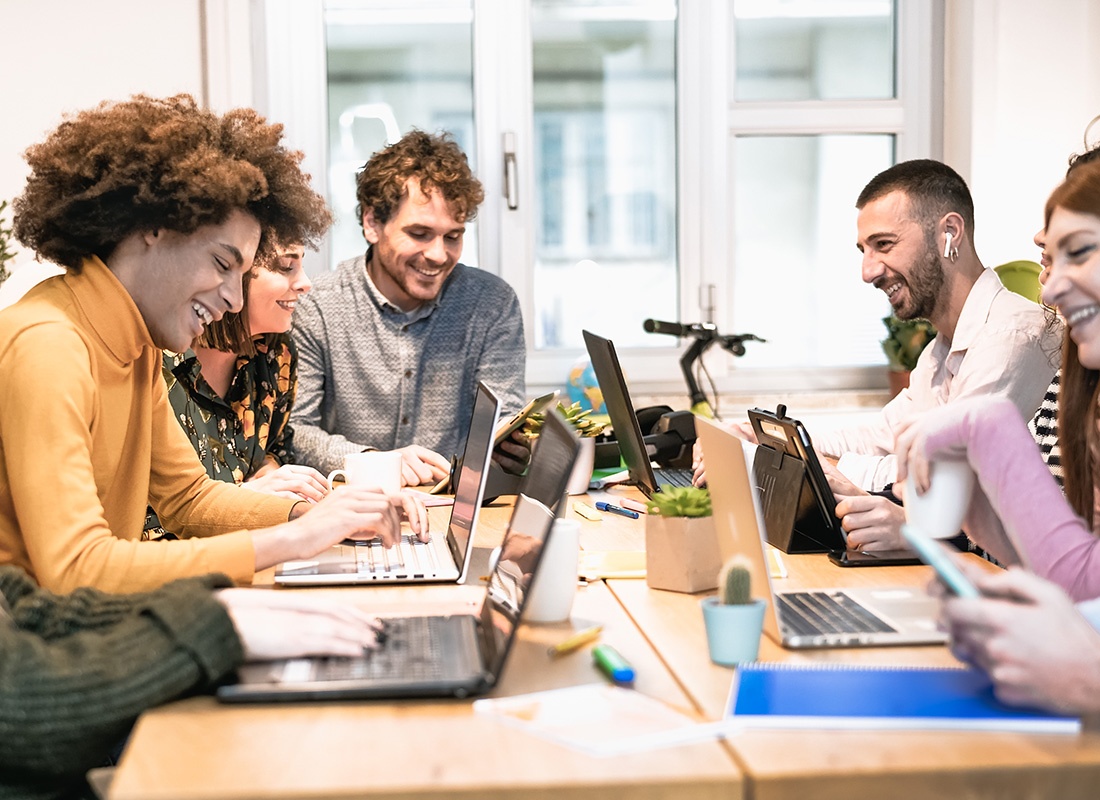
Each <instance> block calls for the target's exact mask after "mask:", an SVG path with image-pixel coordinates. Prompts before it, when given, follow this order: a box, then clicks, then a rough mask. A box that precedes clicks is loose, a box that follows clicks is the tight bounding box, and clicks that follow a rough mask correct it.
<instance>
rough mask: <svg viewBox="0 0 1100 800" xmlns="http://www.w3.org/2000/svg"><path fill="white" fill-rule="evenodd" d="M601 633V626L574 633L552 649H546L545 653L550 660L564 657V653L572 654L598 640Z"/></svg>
mask: <svg viewBox="0 0 1100 800" xmlns="http://www.w3.org/2000/svg"><path fill="white" fill-rule="evenodd" d="M601 631H603V625H593V626H592V627H591V628H585V629H584V630H583V631H578V632H577V633H574V634H573V635H572V636H570V637H569V638H568V639H565V640H564V641H561V642H558V643H557V644H556V645H554V646H553V647H548V648H546V652H547V654H548V655H549V656H550V657H551V658H557V657H558V656H564V655H565V654H566V653H572V652H573V651H574V650H580V649H581V648H582V647H584V646H585V645H586V644H588V643H589V642H592V641H595V640H596V639H598V638H599V636H600V632H601Z"/></svg>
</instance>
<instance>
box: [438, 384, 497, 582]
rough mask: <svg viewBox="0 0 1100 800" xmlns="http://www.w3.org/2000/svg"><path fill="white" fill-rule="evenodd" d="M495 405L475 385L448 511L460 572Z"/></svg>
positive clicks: (478, 498)
mask: <svg viewBox="0 0 1100 800" xmlns="http://www.w3.org/2000/svg"><path fill="white" fill-rule="evenodd" d="M497 409H498V403H497V398H496V395H494V394H493V393H492V391H491V390H490V389H489V388H488V387H487V386H486V385H485V384H484V383H480V382H479V383H478V385H477V396H476V397H475V398H474V413H473V415H472V416H471V418H470V432H469V434H468V435H467V436H466V450H465V452H463V454H462V466H461V467H460V468H459V470H458V475H457V477H456V480H455V501H454V507H453V508H452V509H451V522H450V529H449V532H448V536H447V543H448V544H449V545H450V547H451V549H452V551H453V555H454V557H455V563H456V564H459V565H460V566H461V568H462V570H463V571H465V569H466V565H465V560H466V555H467V553H468V552H469V549H468V548H467V544H468V543H469V541H470V536H471V533H472V531H473V529H474V525H475V524H476V522H477V513H478V510H479V509H480V508H481V499H482V497H483V496H484V494H485V484H486V481H484V480H482V476H483V475H484V473H485V470H486V469H487V468H488V465H489V452H490V450H489V448H490V447H491V446H492V442H493V430H494V429H495V428H496V424H497Z"/></svg>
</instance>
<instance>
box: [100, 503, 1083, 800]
mask: <svg viewBox="0 0 1100 800" xmlns="http://www.w3.org/2000/svg"><path fill="white" fill-rule="evenodd" d="M631 491H632V490H618V492H619V494H618V496H619V497H621V496H622V494H623V493H629V492H631ZM615 497H616V495H612V496H611V497H610V498H606V497H604V496H601V498H600V499H614V498H615ZM432 513H433V524H434V518H435V516H436V515H438V514H439V513H443V514H444V518H445V514H446V512H445V511H443V512H440V511H439V510H433V512H432ZM570 515H571V517H573V518H578V517H577V516H576V515H575V514H573V513H572V512H570ZM506 517H507V508H506V507H505V506H497V507H496V508H491V509H488V510H487V511H486V512H484V514H483V517H482V520H483V525H482V526H480V527H479V545H483V546H491V544H492V538H493V537H494V536H499V533H500V531H501V530H502V529H503V526H504V524H505V521H506ZM578 519H579V518H578ZM581 526H582V527H581V542H582V546H584V547H585V548H588V549H605V550H623V549H632V548H633V549H641V548H642V547H643V546H644V518H643V519H642V520H630V519H626V518H623V517H618V516H613V515H610V514H605V515H603V520H602V521H601V522H588V521H585V520H581ZM483 536H484V537H487V540H486V541H482V537H483ZM784 560H785V562H786V564H787V566H788V569H789V572H790V577H789V578H788V579H786V580H785V581H782V582H781V583H784V584H787V585H789V586H790V587H792V588H794V587H803V588H820V587H831V586H853V585H859V584H863V585H870V586H873V585H883V584H884V583H890V584H898V583H907V584H918V583H924V582H925V581H927V580H928V576H929V572H928V570H927V568H925V567H889V568H879V569H865V568H862V569H841V568H839V567H834V566H833V565H831V564H830V563H829V562H828V561H827V559H825V557H824V556H784ZM325 591H339V592H341V594H342V596H346V597H348V598H349V599H351V600H352V601H353V602H357V603H361V604H364V605H369V607H371V608H379V609H380V610H383V611H384V610H386V609H385V608H380V606H385V607H386V608H389V609H391V610H394V611H395V613H401V612H404V611H407V610H408V609H411V608H414V607H416V606H417V605H418V604H423V603H428V602H448V603H455V602H459V603H463V602H469V601H470V600H471V599H472V598H474V597H476V593H477V591H478V590H477V589H476V588H475V587H454V586H433V587H423V588H417V589H410V588H402V589H397V588H393V587H390V588H379V587H370V588H364V589H340V590H325ZM700 597H701V595H684V594H678V593H674V592H663V591H657V590H650V589H648V588H647V587H646V585H645V582H644V581H641V580H611V581H607V582H606V583H604V582H597V583H594V584H592V585H590V586H588V587H587V588H584V589H582V590H580V591H579V593H578V596H577V601H576V604H575V606H574V612H573V620H572V624H571V625H569V624H562V625H555V626H524V628H523V629H522V630H521V633H520V642H519V644H518V647H517V649H516V651H515V652H514V653H513V655H512V657H511V659H510V661H509V664H508V667H507V668H506V670H505V674H504V679H503V681H502V683H501V685H500V686H498V688H497V690H496V691H495V693H494V694H495V695H498V696H506V695H514V694H519V693H523V692H528V691H534V690H539V689H547V688H555V687H560V686H569V685H576V684H582V683H590V682H593V681H596V680H600V677H599V674H598V673H596V672H594V671H593V669H592V666H591V663H590V660H589V658H588V657H587V654H583V653H578V654H576V655H575V656H573V657H569V658H566V659H563V660H560V661H554V662H551V661H549V660H548V659H547V657H546V654H545V646H546V645H547V644H549V643H552V642H555V641H559V640H560V639H562V638H564V637H565V636H566V635H567V634H568V632H569V631H570V630H575V629H581V628H583V627H586V626H587V625H589V624H592V623H593V622H600V623H602V624H603V625H604V626H605V633H604V637H603V640H604V641H606V642H609V643H612V644H614V645H615V646H616V647H617V648H618V649H619V650H620V651H622V653H623V654H624V655H625V656H626V657H627V658H628V659H629V660H630V661H631V662H632V663H633V664H634V666H635V668H636V669H637V672H638V676H639V680H638V687H637V688H638V690H639V691H641V692H644V693H646V694H648V695H651V696H654V697H658V698H660V699H663V700H666V701H668V702H672V703H675V704H677V705H687V706H691V707H694V708H695V709H696V710H697V711H699V712H701V715H702V716H704V717H705V718H708V719H717V718H719V717H720V715H721V714H722V711H723V709H724V707H725V702H726V695H727V692H728V690H729V685H730V681H731V678H732V675H733V672H732V670H731V669H729V668H726V667H719V666H716V665H714V664H712V663H711V662H710V660H709V658H708V656H707V648H706V643H705V634H704V631H703V621H702V614H701V612H700V611H699V600H700ZM760 658H761V659H762V660H784V661H831V662H840V663H855V664H894V665H947V664H953V663H954V661H953V659H952V657H951V655H950V653H949V652H948V651H947V650H946V648H943V647H904V648H862V649H846V650H817V651H799V652H794V651H787V650H784V649H782V648H780V647H778V646H777V645H775V644H774V643H773V642H771V641H770V640H768V639H766V638H765V639H764V641H763V642H762V645H761V651H760ZM1098 788H1100V736H1098V735H1097V734H1095V733H1086V734H1084V735H1082V736H1080V737H1066V736H1035V735H1031V736H1029V735H1023V734H997V733H981V734H977V733H963V732H959V733H945V732H933V733H928V732H925V733H921V732H915V731H914V732H901V731H897V732H874V733H867V732H854V731H845V732H837V731H829V732H825V731H752V732H746V733H742V734H739V735H737V736H735V737H733V738H731V739H730V740H729V741H728V742H725V743H703V744H696V745H690V746H685V747H678V748H674V749H669V750H663V751H656V752H652V753H646V754H642V755H634V756H627V757H621V758H613V759H595V758H589V757H587V756H584V755H582V754H579V753H577V752H574V751H572V750H569V749H566V748H564V747H559V746H557V745H554V744H552V743H550V742H546V741H543V740H541V739H538V738H536V737H533V736H529V735H526V734H525V733H523V732H520V731H516V730H513V729H510V728H504V727H503V726H501V725H500V724H499V723H497V722H495V721H493V720H490V719H487V718H483V717H480V716H478V715H476V714H474V713H473V712H472V710H471V707H470V704H469V703H468V702H457V701H454V702H436V701H422V702H403V703H380V702H373V703H349V704H340V705H317V704H310V705H287V706H257V707H250V708H244V707H227V706H219V705H217V704H216V703H215V702H214V701H212V700H210V699H208V698H200V699H195V700H190V701H186V702H182V703H176V704H173V705H170V706H167V707H165V708H162V709H158V710H156V711H153V712H150V713H148V714H146V715H144V716H143V717H142V719H141V721H140V722H139V724H138V726H137V728H136V730H135V733H134V736H133V738H132V740H131V743H130V746H129V748H128V749H127V751H126V753H125V755H124V756H123V761H122V765H121V767H120V768H119V771H118V775H117V777H116V779H115V783H114V786H113V789H112V792H111V797H112V798H113V799H114V800H131V799H132V800H139V798H140V800H167V798H173V800H175V799H176V798H214V797H218V798H260V797H279V798H283V797H316V798H322V797H323V798H343V797H372V798H375V797H377V798H391V797H392V798H398V797H400V798H427V797H442V796H452V795H464V796H470V797H473V796H477V797H490V798H498V797H499V798H504V797H509V798H510V797H536V798H539V797H545V798H549V797H551V796H552V795H553V796H556V795H558V794H560V793H563V792H564V793H568V794H569V795H570V796H572V797H592V798H595V797H597V795H598V796H599V798H600V800H606V798H608V797H615V798H618V797H624V798H632V797H637V798H664V797H668V798H692V797H701V798H717V797H723V798H736V797H739V796H744V797H751V798H753V800H786V798H791V799H792V800H794V798H797V799H798V800H803V799H804V798H807V797H812V798H815V800H816V799H817V798H824V799H825V800H829V799H830V798H837V799H838V800H840V799H843V800H858V799H859V798H886V797H890V798H894V797H902V798H910V797H911V798H925V797H927V798H943V797H952V798H953V797H967V798H986V797H988V798H1063V797H1068V798H1072V797H1090V798H1091V797H1095V796H1096V795H1097V794H1098Z"/></svg>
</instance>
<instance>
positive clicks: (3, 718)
mask: <svg viewBox="0 0 1100 800" xmlns="http://www.w3.org/2000/svg"><path fill="white" fill-rule="evenodd" d="M231 586H232V583H231V582H230V581H229V579H228V578H226V577H225V576H224V575H210V576H206V577H199V578H185V579H181V580H177V581H173V582H172V583H169V584H166V585H165V586H163V587H162V588H160V589H157V590H155V591H152V592H146V593H143V594H127V595H119V594H107V593H104V592H99V591H96V590H94V589H87V588H85V589H77V590H76V591H75V592H73V593H72V594H69V595H55V594H52V593H50V592H48V591H45V590H43V589H39V588H38V587H37V586H36V585H35V583H34V582H33V581H32V580H30V578H28V577H27V575H26V573H24V572H23V571H22V570H19V569H16V568H14V567H0V798H20V800H36V799H37V798H74V797H90V796H91V795H90V790H89V787H88V785H87V784H86V782H85V778H84V775H85V773H86V772H87V771H88V770H89V769H91V768H93V767H97V766H101V765H103V764H104V763H106V762H107V760H108V758H109V756H110V754H111V753H113V752H116V751H117V750H118V748H119V747H120V745H121V744H122V742H123V741H124V739H125V737H126V736H127V734H128V732H129V730H130V728H131V726H132V725H133V724H134V721H135V720H136V719H137V717H138V715H139V714H140V713H141V712H142V711H144V710H145V709H147V708H150V707H152V706H156V705H159V704H162V703H165V702H168V701H170V700H174V699H176V698H179V697H183V696H186V695H190V694H195V693H201V692H205V691H208V690H210V689H211V688H212V687H214V686H216V685H217V684H219V683H221V682H224V681H226V680H229V679H231V678H232V675H233V672H234V670H235V669H236V668H237V667H238V666H239V665H240V664H242V663H243V662H245V661H252V660H261V661H262V660H268V659H275V658H294V657H297V656H303V655H314V654H332V655H348V656H354V655H359V654H362V652H363V648H365V647H373V646H374V645H375V642H376V636H377V626H378V625H379V623H378V621H377V620H376V619H374V618H372V617H370V616H369V615H367V614H366V613H364V612H362V611H360V610H358V609H355V608H353V607H349V606H346V605H340V604H338V603H337V602H336V601H334V600H332V599H331V598H326V597H324V596H314V595H309V594H301V593H297V592H275V591H265V590H260V589H233V588H226V587H231Z"/></svg>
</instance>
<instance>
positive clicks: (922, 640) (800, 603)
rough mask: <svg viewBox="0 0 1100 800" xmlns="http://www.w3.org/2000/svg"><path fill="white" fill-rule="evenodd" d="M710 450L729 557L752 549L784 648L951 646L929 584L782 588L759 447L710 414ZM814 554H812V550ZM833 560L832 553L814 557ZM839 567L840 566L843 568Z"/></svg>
mask: <svg viewBox="0 0 1100 800" xmlns="http://www.w3.org/2000/svg"><path fill="white" fill-rule="evenodd" d="M695 425H696V431H697V432H698V435H699V439H700V440H701V441H702V443H703V450H704V451H705V452H706V454H707V482H708V485H709V487H710V495H711V502H712V505H713V508H714V524H715V528H716V530H717V533H718V546H719V550H720V552H721V553H722V558H723V560H724V559H727V558H729V557H730V556H731V555H734V554H735V553H741V554H743V555H745V556H746V557H747V558H748V560H749V562H750V564H751V571H752V580H753V585H754V586H757V587H760V586H766V587H767V590H768V591H767V594H766V596H765V600H767V602H768V611H767V613H766V614H765V615H764V631H765V633H767V634H768V636H770V637H771V638H772V639H774V640H775V641H776V642H777V643H778V644H781V645H782V646H783V647H789V648H807V647H865V646H883V645H914V644H943V643H944V642H946V641H947V635H946V634H945V633H944V632H943V631H940V630H938V629H937V627H936V615H937V612H938V610H939V604H938V603H937V601H936V600H935V599H934V598H932V597H931V596H929V595H928V594H927V593H926V592H925V591H924V590H923V589H921V588H917V587H911V586H884V587H877V588H866V587H865V588H858V589H855V588H853V589H813V590H806V591H790V592H786V591H776V590H775V587H774V586H773V585H772V579H771V573H770V572H769V570H768V564H767V552H766V548H767V547H769V545H768V544H766V541H767V539H766V535H765V534H766V531H765V528H764V516H763V513H762V512H761V505H760V494H759V490H758V488H757V487H756V486H755V485H754V483H753V480H752V478H751V474H752V469H751V466H750V462H751V459H752V447H753V445H750V444H747V443H746V442H743V441H742V440H741V439H739V438H737V437H736V436H734V435H733V434H732V433H730V432H729V431H728V430H726V429H725V428H723V427H721V426H720V425H718V424H716V423H714V422H711V421H710V420H706V419H702V418H697V419H696V421H695ZM806 557H810V556H806ZM812 557H815V558H817V557H820V558H821V559H823V560H824V559H825V556H824V555H821V556H812ZM838 569H839V567H838Z"/></svg>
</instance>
